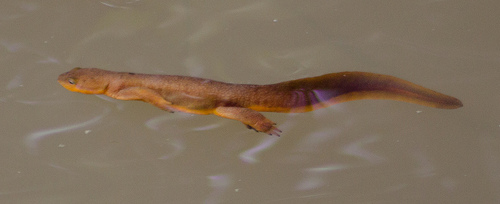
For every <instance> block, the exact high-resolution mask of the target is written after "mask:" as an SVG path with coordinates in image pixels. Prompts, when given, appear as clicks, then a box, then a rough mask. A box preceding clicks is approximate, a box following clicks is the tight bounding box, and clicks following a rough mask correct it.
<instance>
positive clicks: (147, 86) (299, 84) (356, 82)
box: [57, 68, 462, 136]
mask: <svg viewBox="0 0 500 204" xmlns="http://www.w3.org/2000/svg"><path fill="white" fill-rule="evenodd" d="M57 80H58V82H59V83H60V84H61V85H62V86H63V87H64V88H66V89H68V90H70V91H74V92H80V93H85V94H105V95H107V96H109V97H112V98H115V99H120V100H141V101H144V102H147V103H150V104H153V105H155V106H156V107H158V108H161V109H163V110H166V111H170V112H175V111H182V112H187V113H194V114H202V115H206V114H214V115H217V116H221V117H224V118H229V119H233V120H238V121H240V122H242V123H243V124H245V125H246V126H247V127H248V128H251V129H254V130H255V131H258V132H264V133H267V134H269V135H276V136H279V135H280V133H281V130H279V129H278V128H276V127H275V124H276V123H274V122H273V121H271V120H269V119H267V118H266V117H264V116H263V115H262V114H261V113H259V112H284V113H300V112H308V111H312V110H316V109H320V108H325V107H328V106H331V105H333V104H336V103H342V102H347V101H353V100H361V99H389V100H396V101H404V102H409V103H415V104H419V105H424V106H429V107H434V108H443V109H455V108H460V107H462V102H461V101H460V100H458V99H456V98H454V97H451V96H447V95H444V94H441V93H438V92H436V91H433V90H430V89H427V88H424V87H422V86H419V85H416V84H414V83H411V82H409V81H405V80H403V79H399V78H396V77H393V76H388V75H381V74H374V73H368V72H340V73H331V74H325V75H322V76H317V77H310V78H303V79H296V80H291V81H285V82H281V83H276V84H269V85H252V84H230V83H224V82H219V81H213V80H209V79H202V78H195V77H188V76H174V75H152V74H136V73H130V72H113V71H107V70H102V69H98V68H74V69H72V70H71V71H69V72H66V73H63V74H61V75H59V78H58V79H57Z"/></svg>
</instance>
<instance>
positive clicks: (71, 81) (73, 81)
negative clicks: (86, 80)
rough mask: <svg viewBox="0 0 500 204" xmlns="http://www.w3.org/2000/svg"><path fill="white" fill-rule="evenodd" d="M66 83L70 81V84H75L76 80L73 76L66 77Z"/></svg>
mask: <svg viewBox="0 0 500 204" xmlns="http://www.w3.org/2000/svg"><path fill="white" fill-rule="evenodd" d="M68 83H70V84H76V81H75V79H73V78H69V79H68Z"/></svg>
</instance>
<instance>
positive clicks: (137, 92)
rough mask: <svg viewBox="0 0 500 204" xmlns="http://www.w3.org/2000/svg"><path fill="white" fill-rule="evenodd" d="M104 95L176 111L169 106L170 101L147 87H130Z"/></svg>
mask: <svg viewBox="0 0 500 204" xmlns="http://www.w3.org/2000/svg"><path fill="white" fill-rule="evenodd" d="M106 95H108V96H109V97H112V98H115V99H119V100H141V101H144V102H147V103H150V104H153V105H154V106H156V107H158V108H160V109H162V110H165V111H169V112H171V113H173V112H174V111H176V109H175V108H173V107H172V106H171V105H172V103H171V102H169V101H167V100H165V99H164V98H163V97H162V96H161V95H160V94H158V93H157V92H155V91H153V90H151V89H148V88H141V87H130V88H125V89H122V90H120V91H118V92H116V93H106Z"/></svg>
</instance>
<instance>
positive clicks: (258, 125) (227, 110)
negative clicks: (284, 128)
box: [213, 107, 281, 136]
mask: <svg viewBox="0 0 500 204" xmlns="http://www.w3.org/2000/svg"><path fill="white" fill-rule="evenodd" d="M213 114H214V115H217V116H220V117H224V118H228V119H233V120H237V121H240V122H242V123H243V124H245V125H247V127H248V128H250V129H254V130H255V131H257V132H264V133H267V134H269V135H276V136H280V133H281V130H280V129H278V128H276V127H275V126H274V125H276V123H275V122H273V121H271V120H269V119H267V118H266V117H264V115H262V114H261V113H259V112H257V111H254V110H252V109H248V108H240V107H217V108H215V110H214V112H213Z"/></svg>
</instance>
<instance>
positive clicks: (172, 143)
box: [159, 139, 186, 160]
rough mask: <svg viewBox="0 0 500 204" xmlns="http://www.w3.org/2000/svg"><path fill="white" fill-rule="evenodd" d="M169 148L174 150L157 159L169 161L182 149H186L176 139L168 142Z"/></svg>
mask: <svg viewBox="0 0 500 204" xmlns="http://www.w3.org/2000/svg"><path fill="white" fill-rule="evenodd" d="M168 144H169V145H170V146H172V147H173V148H174V150H173V151H172V152H171V153H169V154H166V155H163V156H161V157H160V158H159V159H165V160H166V159H171V158H174V157H176V156H177V155H179V154H180V153H181V152H182V151H184V149H185V148H186V147H185V145H184V144H183V142H182V140H178V139H173V141H171V140H169V143H168Z"/></svg>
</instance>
